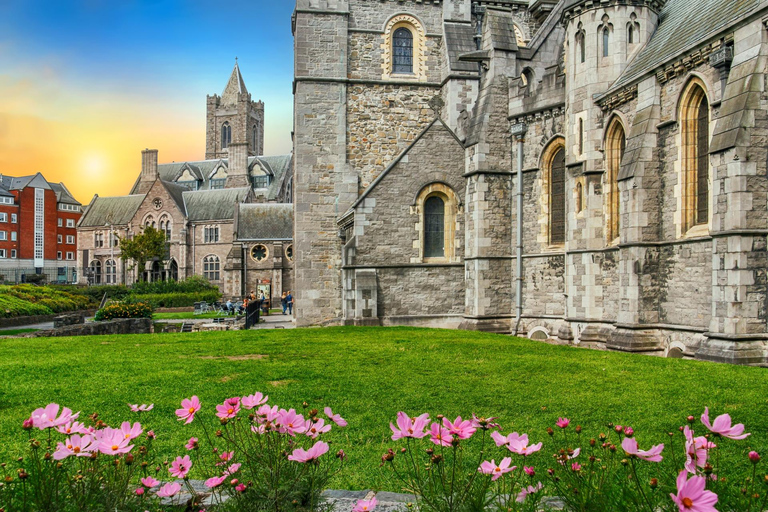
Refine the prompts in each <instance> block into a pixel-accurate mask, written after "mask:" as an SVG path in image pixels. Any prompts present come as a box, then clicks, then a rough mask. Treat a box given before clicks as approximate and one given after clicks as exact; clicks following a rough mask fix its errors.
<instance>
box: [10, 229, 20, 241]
mask: <svg viewBox="0 0 768 512" xmlns="http://www.w3.org/2000/svg"><path fill="white" fill-rule="evenodd" d="M17 237H18V233H16V231H11V242H15V241H16V238H17Z"/></svg>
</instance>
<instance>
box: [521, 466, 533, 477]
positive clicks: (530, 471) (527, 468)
mask: <svg viewBox="0 0 768 512" xmlns="http://www.w3.org/2000/svg"><path fill="white" fill-rule="evenodd" d="M523 471H525V474H526V475H528V476H534V475H535V474H536V471H534V469H533V467H532V466H523Z"/></svg>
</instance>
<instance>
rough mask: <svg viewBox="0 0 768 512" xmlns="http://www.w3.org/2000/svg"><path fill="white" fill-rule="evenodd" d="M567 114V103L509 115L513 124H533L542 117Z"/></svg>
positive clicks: (547, 117)
mask: <svg viewBox="0 0 768 512" xmlns="http://www.w3.org/2000/svg"><path fill="white" fill-rule="evenodd" d="M564 114H565V104H564V103H561V104H559V105H554V106H551V107H546V108H542V109H539V110H533V111H531V112H524V113H521V114H517V115H511V116H509V117H507V119H509V122H510V123H511V124H517V123H525V124H531V123H535V122H537V121H541V120H542V119H549V118H551V117H559V116H562V115H564Z"/></svg>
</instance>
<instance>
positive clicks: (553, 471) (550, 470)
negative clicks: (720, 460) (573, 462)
mask: <svg viewBox="0 0 768 512" xmlns="http://www.w3.org/2000/svg"><path fill="white" fill-rule="evenodd" d="M547 473H548V474H549V476H552V475H554V474H555V470H554V469H552V468H548V469H547ZM766 478H768V475H766Z"/></svg>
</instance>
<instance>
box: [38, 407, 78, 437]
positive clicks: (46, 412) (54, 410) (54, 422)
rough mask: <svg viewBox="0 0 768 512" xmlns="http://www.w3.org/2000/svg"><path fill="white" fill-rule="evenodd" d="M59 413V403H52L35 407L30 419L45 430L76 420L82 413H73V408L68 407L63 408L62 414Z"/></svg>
mask: <svg viewBox="0 0 768 512" xmlns="http://www.w3.org/2000/svg"><path fill="white" fill-rule="evenodd" d="M58 414H59V404H55V403H51V404H48V405H46V406H45V408H40V409H35V410H34V411H32V415H31V416H30V417H29V419H31V420H32V426H33V427H36V428H39V429H40V430H45V429H47V428H55V427H58V426H61V425H65V424H67V423H69V422H71V421H72V420H76V419H77V417H78V416H80V413H79V412H78V413H76V414H72V410H71V409H69V408H68V407H64V408H63V409H61V415H59V416H58V417H56V416H57V415H58Z"/></svg>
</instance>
